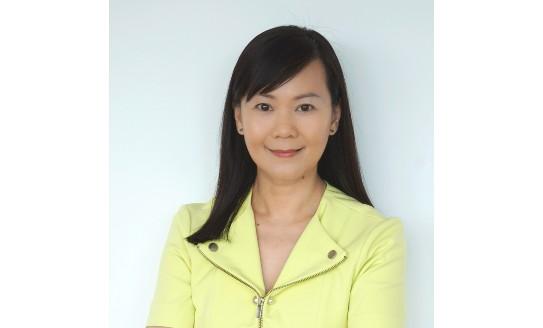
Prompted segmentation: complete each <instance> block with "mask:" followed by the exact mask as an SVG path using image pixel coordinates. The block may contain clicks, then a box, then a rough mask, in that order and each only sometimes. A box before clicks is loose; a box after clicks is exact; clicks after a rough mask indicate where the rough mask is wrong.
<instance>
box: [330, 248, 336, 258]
mask: <svg viewBox="0 0 543 328" xmlns="http://www.w3.org/2000/svg"><path fill="white" fill-rule="evenodd" d="M336 255H337V252H336V251H335V250H331V251H329V252H328V258H329V259H333V258H334V257H336Z"/></svg>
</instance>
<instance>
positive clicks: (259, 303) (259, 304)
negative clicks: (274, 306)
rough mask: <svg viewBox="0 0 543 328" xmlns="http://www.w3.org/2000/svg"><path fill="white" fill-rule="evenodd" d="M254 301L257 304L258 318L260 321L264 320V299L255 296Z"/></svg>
mask: <svg viewBox="0 0 543 328" xmlns="http://www.w3.org/2000/svg"><path fill="white" fill-rule="evenodd" d="M253 301H254V303H256V317H257V318H258V319H260V318H262V306H263V305H264V298H263V297H260V296H255V297H254V299H253Z"/></svg>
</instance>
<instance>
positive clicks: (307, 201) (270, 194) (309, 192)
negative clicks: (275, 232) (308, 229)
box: [251, 173, 326, 225]
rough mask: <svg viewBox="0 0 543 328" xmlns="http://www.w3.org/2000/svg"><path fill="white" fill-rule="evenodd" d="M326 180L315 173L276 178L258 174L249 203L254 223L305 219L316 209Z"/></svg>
mask: <svg viewBox="0 0 543 328" xmlns="http://www.w3.org/2000/svg"><path fill="white" fill-rule="evenodd" d="M325 187H326V184H325V182H324V181H323V180H322V179H321V178H320V177H319V176H318V175H317V174H316V173H315V174H314V175H313V176H312V177H311V178H307V177H305V178H301V179H297V180H291V181H276V180H271V179H268V178H265V177H262V176H258V175H257V178H256V180H255V183H254V185H253V187H252V188H253V189H252V190H253V191H252V201H251V206H252V208H253V212H254V214H255V219H257V218H258V219H257V221H258V223H269V224H274V225H293V224H297V223H302V222H306V221H307V220H308V219H310V218H311V217H312V216H313V215H314V213H315V212H316V210H317V208H318V206H319V204H320V200H321V198H322V196H323V193H324V190H325Z"/></svg>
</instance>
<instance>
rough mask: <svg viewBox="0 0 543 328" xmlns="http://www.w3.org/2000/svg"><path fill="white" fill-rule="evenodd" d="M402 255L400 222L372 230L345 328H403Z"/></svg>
mask: <svg viewBox="0 0 543 328" xmlns="http://www.w3.org/2000/svg"><path fill="white" fill-rule="evenodd" d="M405 252H406V251H405V240H404V234H403V225H402V223H401V221H400V219H399V218H385V220H384V221H382V222H380V223H379V224H378V225H377V226H376V227H375V228H373V230H372V231H371V232H370V235H369V236H368V239H367V240H366V242H365V245H364V246H363V249H362V251H361V257H360V261H361V264H360V265H359V266H358V267H357V268H358V271H357V272H356V274H355V279H354V282H353V285H352V288H351V294H350V300H349V313H348V328H403V327H404V325H405V322H404V321H405V304H404V302H405V299H404V276H405Z"/></svg>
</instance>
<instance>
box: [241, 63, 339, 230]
mask: <svg viewBox="0 0 543 328" xmlns="http://www.w3.org/2000/svg"><path fill="white" fill-rule="evenodd" d="M309 92H312V93H315V94H317V95H318V97H304V98H301V99H295V97H296V96H298V95H302V94H307V93H309ZM268 95H272V96H273V97H274V98H273V99H272V98H268V97H265V96H264V95H261V94H258V93H257V95H255V96H254V97H253V98H252V99H250V100H249V101H247V99H245V98H244V99H242V101H241V104H240V106H238V107H236V108H234V117H235V121H236V127H237V130H238V133H240V134H241V135H243V136H244V139H245V143H246V145H247V149H248V151H249V154H250V156H251V158H252V159H253V161H254V162H255V164H256V166H257V176H256V181H255V183H254V186H253V198H252V204H251V205H252V207H253V211H254V213H255V218H256V220H257V224H258V225H260V226H274V227H294V226H297V225H298V226H299V225H300V224H301V223H304V222H306V221H307V220H308V219H309V218H311V217H312V215H313V214H314V213H315V211H316V209H317V207H318V204H319V201H320V198H321V196H322V194H323V192H324V187H325V184H324V182H323V180H322V179H321V178H320V177H319V176H318V174H317V164H318V161H319V159H320V158H321V156H322V154H323V152H324V149H325V147H326V144H327V141H328V138H329V137H330V135H332V134H334V133H335V132H336V131H337V128H338V122H339V118H340V115H341V111H340V108H339V106H336V107H332V104H331V96H330V93H329V91H328V88H327V86H326V72H325V69H324V66H323V64H322V62H321V61H320V60H319V59H316V60H313V61H312V62H310V63H309V64H308V65H307V66H306V67H305V68H304V69H303V70H302V71H300V72H299V73H298V74H297V75H295V76H294V77H293V78H292V79H291V80H289V81H288V82H286V83H285V84H283V85H282V86H280V87H279V88H277V89H275V90H273V91H272V92H270V93H269V94H268ZM240 129H241V130H240ZM331 130H333V132H331ZM299 148H302V149H301V150H300V151H299V152H298V153H297V154H296V155H294V156H293V157H287V158H280V157H277V156H276V155H274V154H273V153H272V152H271V149H273V150H277V149H282V150H286V149H299Z"/></svg>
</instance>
